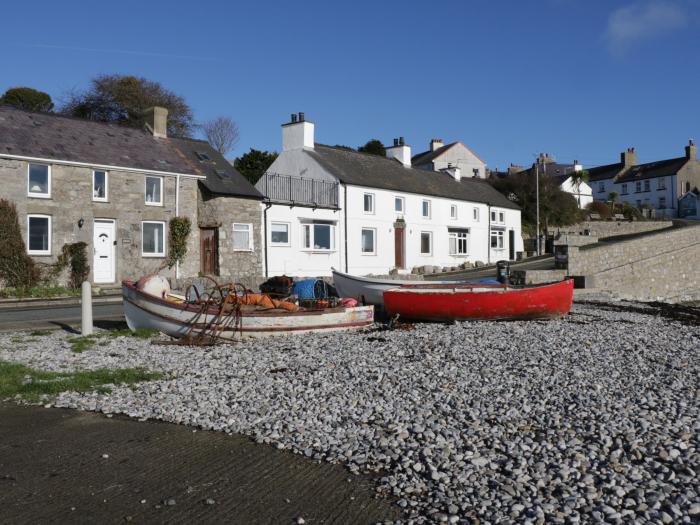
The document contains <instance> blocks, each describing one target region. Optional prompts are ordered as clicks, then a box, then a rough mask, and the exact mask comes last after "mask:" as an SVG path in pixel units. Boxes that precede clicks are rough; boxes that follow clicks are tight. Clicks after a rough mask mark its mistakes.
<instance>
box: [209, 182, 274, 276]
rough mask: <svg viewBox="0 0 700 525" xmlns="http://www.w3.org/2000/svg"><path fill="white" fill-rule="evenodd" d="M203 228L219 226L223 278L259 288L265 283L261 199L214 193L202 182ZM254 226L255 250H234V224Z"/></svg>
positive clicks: (220, 262)
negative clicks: (203, 185) (258, 286)
mask: <svg viewBox="0 0 700 525" xmlns="http://www.w3.org/2000/svg"><path fill="white" fill-rule="evenodd" d="M198 209H199V219H198V225H199V227H202V228H205V227H215V228H218V235H219V275H220V276H221V278H222V279H220V281H222V282H223V281H233V282H239V283H243V284H245V285H246V286H249V287H256V286H257V285H258V284H259V283H260V282H262V280H263V279H262V275H263V269H262V258H263V249H264V246H263V245H262V244H263V235H262V208H261V204H260V201H259V200H256V199H245V198H240V197H231V196H225V195H214V194H212V193H211V192H209V191H208V190H207V189H206V188H204V187H202V185H200V191H199V194H198ZM234 222H235V223H243V224H252V225H253V249H252V250H251V251H238V250H234V249H233V223H234Z"/></svg>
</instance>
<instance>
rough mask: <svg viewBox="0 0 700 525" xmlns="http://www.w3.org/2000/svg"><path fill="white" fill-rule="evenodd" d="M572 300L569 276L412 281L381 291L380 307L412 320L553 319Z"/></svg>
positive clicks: (565, 312) (566, 311)
mask: <svg viewBox="0 0 700 525" xmlns="http://www.w3.org/2000/svg"><path fill="white" fill-rule="evenodd" d="M573 299H574V281H573V280H571V279H568V280H565V281H561V282H558V283H551V284H544V285H526V286H511V285H507V284H459V285H449V284H440V285H431V284H412V285H404V286H400V287H397V288H391V289H389V290H386V291H385V292H384V308H385V309H386V311H387V312H388V313H389V314H391V315H395V314H398V315H399V316H400V318H401V319H410V320H413V321H443V322H444V321H472V320H481V321H487V320H489V321H495V320H515V319H557V318H559V317H562V316H564V315H566V314H568V313H569V310H571V304H572V303H573Z"/></svg>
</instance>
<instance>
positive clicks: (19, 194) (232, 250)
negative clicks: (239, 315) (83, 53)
mask: <svg viewBox="0 0 700 525" xmlns="http://www.w3.org/2000/svg"><path fill="white" fill-rule="evenodd" d="M166 123H167V110H166V109H164V108H152V109H151V110H150V111H149V116H148V124H147V126H146V129H143V130H142V129H133V128H128V127H123V126H117V125H113V124H104V123H98V122H91V121H87V120H80V119H75V118H68V117H63V116H58V115H54V114H47V113H34V112H28V111H22V110H18V109H14V108H8V107H3V108H0V180H1V181H2V184H1V185H0V198H5V199H9V200H11V201H13V202H14V203H15V204H16V206H17V210H18V213H19V217H20V227H21V229H22V234H23V236H24V238H25V239H26V245H27V252H28V253H29V254H30V255H31V256H32V257H33V258H34V259H35V260H37V261H39V262H44V263H52V262H54V261H55V260H56V258H57V256H58V255H59V254H60V253H61V249H62V247H63V246H64V245H65V244H69V243H74V242H79V241H82V242H85V243H86V244H87V245H88V254H89V259H90V265H91V274H90V278H91V280H92V281H93V282H94V283H98V284H113V283H118V282H119V281H120V280H122V279H135V278H138V277H141V276H142V275H144V274H147V273H151V272H155V271H159V270H160V271H161V272H162V274H163V275H166V276H168V277H171V278H187V277H193V276H197V275H198V274H200V273H205V274H213V275H225V276H227V277H230V278H231V279H235V280H240V281H248V280H255V279H256V278H257V277H258V276H260V274H261V247H260V243H259V242H257V239H259V238H260V231H261V230H260V226H261V224H260V215H261V205H260V203H261V200H262V196H261V195H260V193H258V192H257V191H256V190H255V188H254V187H253V186H252V185H251V184H250V183H249V182H248V181H247V180H246V179H244V178H243V177H242V176H241V175H240V173H238V172H237V171H236V170H235V169H234V168H233V166H231V165H230V164H229V163H228V162H227V161H226V160H224V159H223V157H222V156H221V155H220V154H219V153H218V152H217V151H215V150H214V149H213V148H212V147H211V146H210V145H209V144H208V143H206V142H204V141H198V140H189V139H176V138H168V137H167V131H166ZM176 216H179V217H188V218H189V219H190V221H191V223H192V232H191V234H190V236H189V238H188V244H187V247H188V254H187V256H186V257H185V259H184V260H183V262H182V264H179V265H177V266H176V267H174V268H172V269H163V266H164V263H165V261H166V257H167V254H168V233H169V232H168V224H169V221H170V219H172V218H173V217H176Z"/></svg>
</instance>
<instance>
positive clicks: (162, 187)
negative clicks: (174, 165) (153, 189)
mask: <svg viewBox="0 0 700 525" xmlns="http://www.w3.org/2000/svg"><path fill="white" fill-rule="evenodd" d="M148 179H159V180H160V202H148V200H147V199H148ZM164 196H165V184H164V183H163V177H158V176H156V175H146V177H144V179H143V200H144V202H145V203H146V206H162V205H163V200H164Z"/></svg>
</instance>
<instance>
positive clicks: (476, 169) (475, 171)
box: [472, 168, 479, 177]
mask: <svg viewBox="0 0 700 525" xmlns="http://www.w3.org/2000/svg"><path fill="white" fill-rule="evenodd" d="M472 173H473V174H474V177H478V176H479V168H472Z"/></svg>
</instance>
